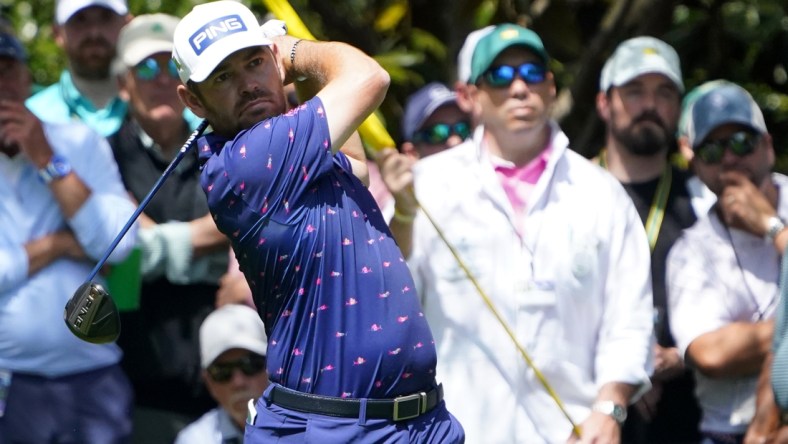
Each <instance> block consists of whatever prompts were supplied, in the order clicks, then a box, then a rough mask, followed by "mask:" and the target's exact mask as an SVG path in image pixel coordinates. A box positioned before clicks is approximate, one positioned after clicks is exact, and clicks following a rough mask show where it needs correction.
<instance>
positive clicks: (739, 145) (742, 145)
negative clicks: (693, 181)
mask: <svg viewBox="0 0 788 444" xmlns="http://www.w3.org/2000/svg"><path fill="white" fill-rule="evenodd" d="M758 139H759V136H757V135H755V134H752V133H750V132H747V131H739V132H737V133H734V134H733V135H732V136H730V137H728V138H727V139H721V140H709V141H706V142H703V143H702V144H701V145H700V146H698V147H697V148H695V152H696V153H697V154H698V158H700V160H701V161H703V163H706V164H709V165H714V164H717V163H720V162H721V161H722V157H723V156H724V155H725V150H731V152H732V153H733V154H735V155H736V156H738V157H744V156H747V155H749V154H752V152H753V151H755V147H756V146H757V145H758Z"/></svg>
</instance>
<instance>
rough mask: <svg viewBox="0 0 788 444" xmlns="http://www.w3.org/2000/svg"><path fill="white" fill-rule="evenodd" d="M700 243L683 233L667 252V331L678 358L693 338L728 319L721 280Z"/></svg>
mask: <svg viewBox="0 0 788 444" xmlns="http://www.w3.org/2000/svg"><path fill="white" fill-rule="evenodd" d="M700 243H701V242H700V241H699V240H698V239H697V238H695V237H690V236H687V235H684V236H682V237H681V238H679V240H678V241H677V242H676V243H675V244H674V245H673V248H672V249H671V250H670V253H669V254H668V263H667V288H668V295H667V296H668V308H669V312H670V331H671V333H672V334H673V338H674V339H675V340H676V345H677V346H678V348H679V350H680V351H681V356H682V357H684V355H685V353H686V351H687V347H689V344H690V343H691V342H692V341H693V340H695V338H697V337H698V336H700V335H702V334H704V333H707V332H710V331H714V330H716V329H718V328H720V327H722V326H723V325H726V324H728V323H729V322H730V321H731V316H730V314H729V313H728V310H727V306H726V303H725V295H726V294H727V293H728V290H727V289H726V288H725V280H724V279H722V277H721V276H717V275H716V273H715V268H714V263H713V261H711V260H710V257H709V254H710V252H709V251H707V249H705V248H704V246H703V245H700Z"/></svg>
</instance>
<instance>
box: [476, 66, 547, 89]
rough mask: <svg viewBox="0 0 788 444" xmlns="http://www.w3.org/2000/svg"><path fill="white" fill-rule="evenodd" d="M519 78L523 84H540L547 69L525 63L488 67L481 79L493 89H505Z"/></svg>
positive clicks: (544, 77) (545, 76)
mask: <svg viewBox="0 0 788 444" xmlns="http://www.w3.org/2000/svg"><path fill="white" fill-rule="evenodd" d="M518 75H519V76H520V77H521V78H522V79H523V81H525V83H528V84H536V83H542V82H544V81H545V79H546V78H547V68H545V66H544V65H541V64H539V63H533V62H527V63H523V64H522V65H520V66H512V65H498V66H493V67H490V69H488V70H487V71H485V73H484V74H483V75H482V78H484V80H485V81H486V82H487V83H488V84H489V85H490V86H492V87H494V88H505V87H508V86H509V85H511V84H512V82H514V79H515V77H517V76H518Z"/></svg>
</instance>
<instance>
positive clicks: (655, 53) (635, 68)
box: [599, 36, 684, 91]
mask: <svg viewBox="0 0 788 444" xmlns="http://www.w3.org/2000/svg"><path fill="white" fill-rule="evenodd" d="M648 73H657V74H662V75H664V76H666V77H667V78H669V79H670V80H672V81H673V83H675V84H676V86H677V87H678V88H679V91H684V82H683V81H682V79H681V64H680V63H679V55H678V54H676V50H675V49H673V47H672V46H670V45H668V44H667V43H665V42H663V41H662V40H659V39H657V38H654V37H647V36H643V37H635V38H631V39H629V40H625V41H623V42H622V43H621V44H619V45H618V47H617V48H616V50H615V52H613V55H612V56H610V58H609V59H607V62H605V66H604V68H602V75H601V77H600V79H599V90H600V91H607V90H608V89H610V88H611V87H613V86H621V85H623V84H625V83H627V82H629V81H631V80H632V79H634V78H635V77H637V76H640V75H643V74H648Z"/></svg>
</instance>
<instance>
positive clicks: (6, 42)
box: [0, 33, 27, 61]
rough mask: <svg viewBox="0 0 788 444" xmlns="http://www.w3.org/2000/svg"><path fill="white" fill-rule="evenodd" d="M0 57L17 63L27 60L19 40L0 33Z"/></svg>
mask: <svg viewBox="0 0 788 444" xmlns="http://www.w3.org/2000/svg"><path fill="white" fill-rule="evenodd" d="M0 57H10V58H12V59H16V60H19V61H25V60H27V53H26V52H25V48H24V47H23V46H22V43H20V42H19V39H17V38H16V37H14V36H13V35H11V34H6V33H0Z"/></svg>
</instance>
